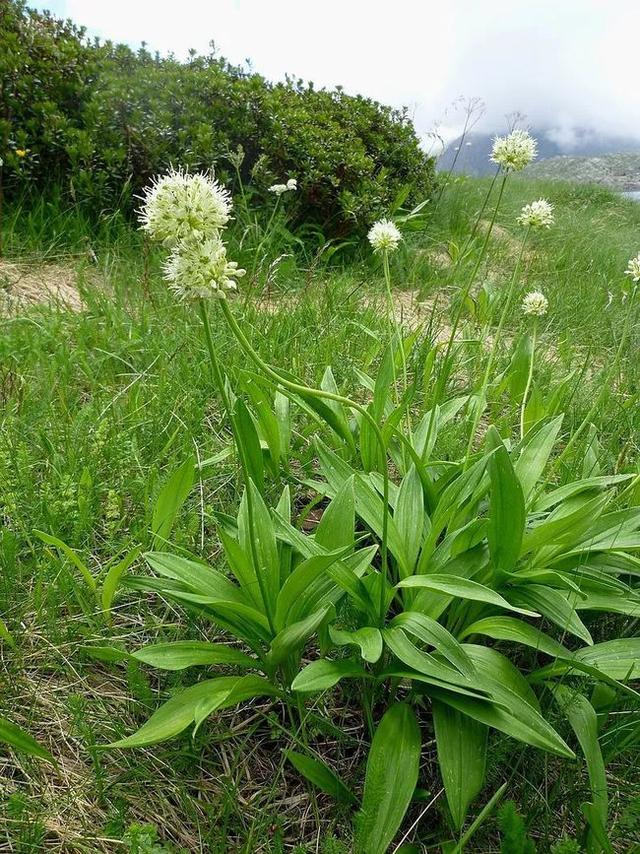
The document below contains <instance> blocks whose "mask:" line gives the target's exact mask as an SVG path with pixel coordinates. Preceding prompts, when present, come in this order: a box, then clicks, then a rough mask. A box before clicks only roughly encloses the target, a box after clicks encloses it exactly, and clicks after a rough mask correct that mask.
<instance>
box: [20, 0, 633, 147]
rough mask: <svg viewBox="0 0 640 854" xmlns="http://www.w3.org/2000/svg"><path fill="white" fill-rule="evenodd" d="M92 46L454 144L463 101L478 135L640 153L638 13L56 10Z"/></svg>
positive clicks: (216, 7)
mask: <svg viewBox="0 0 640 854" xmlns="http://www.w3.org/2000/svg"><path fill="white" fill-rule="evenodd" d="M31 2H32V5H35V6H37V7H38V8H48V9H51V10H52V11H54V12H55V13H56V14H59V15H62V16H64V17H70V18H72V19H73V20H74V21H75V22H76V23H78V24H84V25H85V26H86V27H87V28H88V30H89V32H90V33H91V34H96V35H100V36H101V37H103V38H111V39H114V40H116V41H122V42H127V43H129V44H131V45H132V46H136V45H138V44H139V43H140V42H141V41H146V42H147V44H148V46H149V48H150V49H153V50H156V49H157V50H159V51H161V52H162V53H166V52H169V51H172V52H174V53H175V54H176V55H177V56H178V57H183V56H185V55H186V53H187V50H188V49H189V48H190V47H192V48H195V49H196V50H197V51H198V52H206V51H207V50H208V44H209V42H210V41H211V40H213V41H214V42H215V44H216V47H217V50H218V52H219V54H221V55H223V56H225V57H226V58H227V59H229V60H230V61H232V62H234V63H238V64H241V63H244V61H245V60H246V59H250V60H251V63H252V67H253V68H254V69H255V70H256V71H258V72H260V73H261V74H263V75H265V76H266V77H267V78H270V79H274V80H275V79H282V78H283V77H284V75H285V74H286V73H287V72H288V73H290V74H292V75H294V76H296V77H302V78H304V79H307V80H313V81H314V82H315V83H316V84H318V85H325V86H335V85H336V84H341V85H343V86H344V88H345V90H346V91H348V92H360V93H362V94H364V95H369V96H371V97H374V98H376V99H377V100H379V101H382V102H385V103H388V104H393V105H395V106H403V105H406V106H408V107H409V108H410V111H411V114H412V115H413V117H414V121H415V124H416V128H417V130H418V133H419V134H421V135H423V134H425V133H427V132H428V131H429V130H431V129H432V128H433V125H434V122H436V121H439V122H441V124H442V126H443V130H444V132H445V136H448V137H451V136H453V135H455V133H454V132H455V130H456V129H457V127H458V126H459V124H460V122H461V113H460V110H459V109H458V110H455V109H451V108H450V105H451V104H452V102H453V101H454V100H455V99H456V98H458V97H459V96H465V97H466V98H469V97H474V96H478V97H480V98H482V99H483V100H484V101H485V103H486V105H487V113H486V116H485V118H484V120H483V123H482V126H483V127H484V128H486V129H490V130H501V129H503V128H504V127H505V120H504V116H505V114H507V113H511V112H513V111H515V110H519V111H520V112H522V113H524V114H525V115H526V117H527V120H528V121H529V122H530V123H531V124H532V125H534V126H541V125H544V126H548V127H553V128H556V129H557V130H556V134H557V136H558V137H559V138H564V139H570V138H571V134H572V129H573V128H574V127H587V128H593V129H596V130H602V131H604V132H607V133H612V134H618V133H619V134H624V135H629V136H634V137H636V138H638V139H640V85H639V76H640V51H639V48H638V36H639V34H640V0H533V1H532V0H528V2H527V0H525V2H522V0H440V2H438V3H435V2H431V0H423V2H420V0H393V2H389V0H386V2H381V0H368V2H367V0H323V2H317V0H316V2H310V0H297V2H295V0H208V2H207V1H206V0H171V2H167V0H49V2H34V0H31Z"/></svg>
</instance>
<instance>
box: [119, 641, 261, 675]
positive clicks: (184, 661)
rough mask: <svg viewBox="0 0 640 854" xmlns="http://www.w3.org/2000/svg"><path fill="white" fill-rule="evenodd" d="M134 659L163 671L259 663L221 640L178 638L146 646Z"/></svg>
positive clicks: (246, 665)
mask: <svg viewBox="0 0 640 854" xmlns="http://www.w3.org/2000/svg"><path fill="white" fill-rule="evenodd" d="M132 656H133V658H136V659H137V660H138V661H143V662H144V663H145V664H150V665H151V666H152V667H158V668H159V669H160V670H184V669H185V668H187V667H195V666H201V665H207V664H231V665H234V666H236V667H248V668H249V669H255V668H256V667H257V666H258V662H257V661H256V659H255V658H251V657H250V656H248V655H246V653H244V652H242V651H241V650H239V649H234V648H233V647H230V646H226V645H225V644H221V643H206V642H204V641H188V640H185V641H174V642H173V643H156V644H150V645H149V646H145V647H143V648H142V649H139V650H138V651H137V652H134V653H132Z"/></svg>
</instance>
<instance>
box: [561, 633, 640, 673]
mask: <svg viewBox="0 0 640 854" xmlns="http://www.w3.org/2000/svg"><path fill="white" fill-rule="evenodd" d="M575 658H576V659H577V660H578V661H581V662H583V663H584V664H589V665H591V666H592V667H596V668H597V669H598V670H601V671H602V672H603V673H606V674H607V675H608V676H610V677H611V678H612V679H618V680H627V679H628V680H634V679H640V637H635V638H618V639H615V640H610V641H604V642H603V643H597V644H595V645H594V646H592V647H591V648H589V649H580V650H578V652H576V653H575Z"/></svg>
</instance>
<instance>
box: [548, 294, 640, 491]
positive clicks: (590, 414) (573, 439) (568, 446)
mask: <svg viewBox="0 0 640 854" xmlns="http://www.w3.org/2000/svg"><path fill="white" fill-rule="evenodd" d="M637 290H638V285H635V286H634V288H633V290H632V292H631V296H630V297H629V308H628V310H627V316H626V317H625V321H624V327H623V330H622V336H621V338H620V343H619V344H618V349H617V350H616V353H615V356H614V357H613V362H612V363H611V365H610V367H609V370H608V371H607V372H606V374H605V377H604V380H603V381H602V383H601V386H600V392H599V394H597V395H596V398H595V400H594V401H593V404H592V405H591V408H590V409H589V411H588V412H587V414H586V415H585V417H584V418H583V419H582V421H581V422H580V425H579V427H578V429H577V430H576V431H575V432H574V433H573V435H572V436H571V438H570V439H569V441H568V442H567V444H566V445H565V448H564V450H563V451H562V453H561V454H559V455H558V456H557V457H556V459H555V461H554V463H553V465H552V466H551V467H550V469H549V475H551V474H552V472H554V471H555V470H556V468H557V467H558V466H559V465H560V463H561V462H562V460H563V459H564V458H565V457H566V456H567V454H568V453H569V451H571V450H572V448H573V447H574V446H575V444H576V442H577V441H578V439H579V438H580V437H581V436H582V434H583V433H584V431H585V430H586V428H587V427H588V426H589V424H590V423H591V419H592V418H593V416H594V415H595V414H596V412H597V411H598V409H599V407H600V404H601V403H602V401H603V400H604V397H605V395H606V394H607V392H608V391H609V388H610V383H611V380H612V379H613V375H614V374H615V372H616V370H617V368H618V364H619V362H620V358H621V356H622V352H623V350H624V347H625V345H626V343H627V338H628V337H629V330H630V327H631V315H632V313H633V305H634V300H635V296H636V292H637Z"/></svg>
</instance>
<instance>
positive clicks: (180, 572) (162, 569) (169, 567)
mask: <svg viewBox="0 0 640 854" xmlns="http://www.w3.org/2000/svg"><path fill="white" fill-rule="evenodd" d="M143 557H144V559H145V560H146V561H147V563H148V564H149V566H150V567H151V569H153V570H154V572H156V573H158V575H162V576H163V577H164V578H171V579H174V580H175V581H179V582H180V583H181V584H183V585H184V586H185V587H186V588H187V589H188V590H191V591H193V592H194V593H197V594H198V595H200V596H205V597H209V598H210V599H211V600H214V601H215V600H220V601H222V602H237V603H238V604H246V601H247V600H246V597H245V595H244V593H243V592H242V590H240V588H239V587H236V585H235V584H233V582H231V581H229V579H228V578H227V577H226V576H224V575H223V574H222V573H221V572H218V570H217V569H213V567H211V566H209V565H208V564H205V563H199V562H197V561H194V560H189V559H188V558H184V557H181V556H180V555H174V554H170V553H169V552H146V553H145V554H144V555H143Z"/></svg>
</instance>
